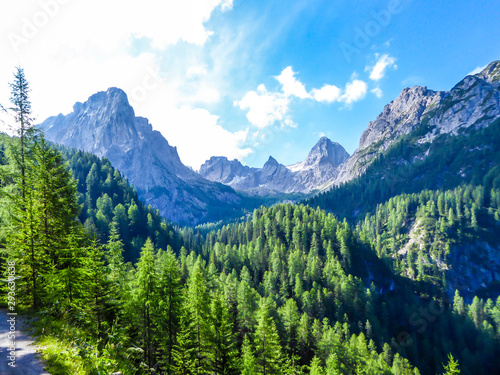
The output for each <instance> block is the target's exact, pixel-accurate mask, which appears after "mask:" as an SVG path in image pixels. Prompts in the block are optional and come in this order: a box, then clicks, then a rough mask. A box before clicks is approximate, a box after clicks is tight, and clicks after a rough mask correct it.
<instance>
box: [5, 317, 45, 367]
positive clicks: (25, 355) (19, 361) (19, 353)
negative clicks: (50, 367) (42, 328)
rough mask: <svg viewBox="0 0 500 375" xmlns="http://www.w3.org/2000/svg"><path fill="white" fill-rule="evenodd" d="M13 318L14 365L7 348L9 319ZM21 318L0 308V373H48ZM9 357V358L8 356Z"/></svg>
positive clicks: (9, 327)
mask: <svg viewBox="0 0 500 375" xmlns="http://www.w3.org/2000/svg"><path fill="white" fill-rule="evenodd" d="M13 317H14V318H15V331H16V338H15V343H16V350H15V353H16V355H15V366H16V367H12V366H9V363H12V358H11V357H10V349H9V341H12V340H10V339H9V332H10V329H11V322H13V321H9V319H12V318H13ZM22 329H23V318H22V317H20V316H13V315H8V314H7V311H6V310H4V309H1V310H0V375H11V374H12V375H50V374H49V373H48V372H46V371H44V370H43V367H44V365H43V363H42V361H41V360H40V356H39V354H37V353H36V346H35V343H34V340H33V339H32V338H31V337H30V336H28V335H27V334H25V333H24V332H23V331H22ZM9 357H10V358H9Z"/></svg>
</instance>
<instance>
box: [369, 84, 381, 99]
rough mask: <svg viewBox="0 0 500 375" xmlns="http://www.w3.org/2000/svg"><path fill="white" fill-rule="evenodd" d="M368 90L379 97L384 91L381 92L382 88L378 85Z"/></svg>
mask: <svg viewBox="0 0 500 375" xmlns="http://www.w3.org/2000/svg"><path fill="white" fill-rule="evenodd" d="M370 92H371V93H372V94H373V95H375V96H376V97H377V98H379V99H380V98H381V97H382V96H384V93H383V92H382V90H381V89H380V87H375V88H374V89H373V90H370Z"/></svg>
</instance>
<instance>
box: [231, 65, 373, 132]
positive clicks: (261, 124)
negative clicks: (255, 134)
mask: <svg viewBox="0 0 500 375" xmlns="http://www.w3.org/2000/svg"><path fill="white" fill-rule="evenodd" d="M296 75H297V73H296V72H294V71H293V68H292V67H291V66H288V67H286V68H284V69H283V70H282V71H281V73H280V75H278V76H274V78H275V79H276V80H277V81H278V82H279V83H280V85H281V91H275V92H269V91H268V90H267V89H266V87H265V86H264V85H263V84H261V85H259V87H258V88H257V90H256V91H253V90H252V91H248V92H247V93H246V94H245V95H244V96H243V98H242V99H241V100H236V101H234V103H233V104H234V106H236V107H239V108H240V109H242V110H247V114H246V117H247V119H248V121H249V122H250V124H252V125H253V126H255V127H257V128H259V129H263V128H267V127H269V126H272V125H274V124H276V123H278V124H279V125H280V126H281V127H290V126H292V127H295V126H297V125H296V124H295V123H294V121H293V120H292V118H291V114H290V111H291V109H290V106H291V103H292V101H293V100H294V99H301V100H303V99H309V100H314V101H316V102H319V103H327V104H328V103H334V102H338V103H343V104H344V105H345V107H346V108H351V107H352V104H353V103H354V102H357V101H359V100H361V99H363V98H364V97H365V96H366V93H367V91H368V85H367V84H366V82H364V81H362V80H360V79H357V78H356V77H357V76H356V74H353V75H352V77H351V81H350V82H348V83H346V85H345V87H344V89H341V88H339V87H337V86H335V85H330V84H325V85H323V86H322V87H321V88H320V89H315V88H313V89H312V90H311V91H310V92H307V90H306V88H305V85H304V84H303V83H302V82H300V81H299V80H298V79H297V78H296Z"/></svg>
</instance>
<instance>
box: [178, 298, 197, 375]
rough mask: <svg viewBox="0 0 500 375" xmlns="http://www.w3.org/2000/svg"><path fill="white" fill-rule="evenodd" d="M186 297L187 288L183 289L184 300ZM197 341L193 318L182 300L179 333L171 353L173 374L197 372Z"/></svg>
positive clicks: (186, 374) (184, 374) (182, 374)
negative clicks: (173, 362) (173, 361)
mask: <svg viewBox="0 0 500 375" xmlns="http://www.w3.org/2000/svg"><path fill="white" fill-rule="evenodd" d="M187 299H188V294H187V289H184V301H186V300H187ZM196 354H197V343H196V330H195V327H194V318H193V316H192V314H191V311H190V309H189V306H188V304H187V302H184V304H183V306H182V310H181V314H180V319H179V333H178V334H177V340H176V344H175V345H174V347H173V351H172V355H173V358H174V360H175V365H174V367H173V370H174V374H179V375H191V374H197V373H198V371H197V368H196V364H197V358H196V357H197V356H196Z"/></svg>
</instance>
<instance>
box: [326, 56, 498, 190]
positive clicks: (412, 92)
mask: <svg viewBox="0 0 500 375" xmlns="http://www.w3.org/2000/svg"><path fill="white" fill-rule="evenodd" d="M499 87H500V61H495V62H492V63H491V64H490V65H488V67H487V68H485V69H484V70H483V71H482V72H481V73H478V74H476V75H472V76H467V77H465V78H464V79H463V80H462V81H460V82H459V83H458V84H457V85H456V86H455V87H453V88H452V89H451V90H450V91H447V92H444V91H432V90H428V89H427V88H426V87H420V86H415V87H412V88H405V89H404V90H403V91H402V92H401V94H400V95H399V96H398V97H397V98H396V99H395V100H394V101H392V102H391V103H389V104H387V105H386V106H385V107H384V110H383V111H382V113H380V115H379V116H378V117H377V119H376V120H375V121H372V122H370V123H369V125H368V128H367V129H366V130H365V131H364V132H363V134H362V135H361V139H360V142H359V148H358V149H357V150H356V152H355V153H354V154H353V155H352V156H351V157H350V158H349V160H348V161H347V162H346V163H344V164H343V165H342V166H341V168H340V171H339V174H338V176H337V178H335V179H334V180H332V181H331V182H330V186H331V185H339V184H341V183H344V182H346V181H350V180H352V179H353V178H355V177H358V176H360V175H362V174H363V173H364V172H365V171H366V169H367V167H368V166H369V165H370V164H371V163H372V162H373V161H374V160H375V159H376V158H377V156H378V155H380V154H381V153H382V152H384V151H386V150H388V149H389V148H390V147H391V146H392V145H393V144H394V143H395V142H396V141H397V140H398V139H399V138H400V137H401V136H403V135H406V134H410V133H412V132H413V134H414V135H416V134H417V133H416V132H415V130H416V129H417V128H418V129H419V135H418V137H417V138H416V139H414V142H415V143H422V144H430V143H431V142H432V141H433V140H434V139H435V138H436V137H437V136H438V135H440V134H450V135H457V134H459V133H461V132H463V131H464V130H465V129H469V130H471V131H473V130H479V129H482V128H484V127H487V126H488V125H489V124H491V123H492V122H494V121H495V120H496V119H498V118H500V90H499ZM421 157H424V155H421Z"/></svg>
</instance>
